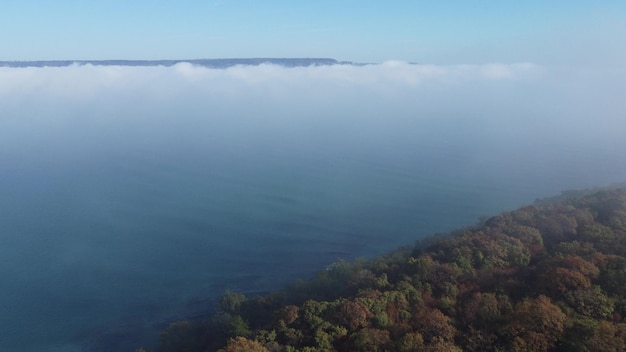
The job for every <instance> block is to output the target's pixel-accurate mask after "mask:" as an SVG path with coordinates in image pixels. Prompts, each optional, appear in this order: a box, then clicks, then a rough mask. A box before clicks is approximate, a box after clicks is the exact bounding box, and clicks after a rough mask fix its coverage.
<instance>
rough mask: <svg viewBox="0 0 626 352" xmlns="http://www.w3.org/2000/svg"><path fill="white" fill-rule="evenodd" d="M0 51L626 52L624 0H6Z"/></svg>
mask: <svg viewBox="0 0 626 352" xmlns="http://www.w3.org/2000/svg"><path fill="white" fill-rule="evenodd" d="M0 8H1V10H0V60H49V59H188V58H189V59H190V58H226V57H332V58H336V59H339V60H350V61H358V62H381V61H385V60H390V59H395V60H404V61H411V62H423V63H442V64H448V63H486V62H521V61H533V62H539V63H555V62H557V63H564V62H570V61H579V62H586V61H588V60H593V61H595V62H600V63H604V64H613V65H617V64H619V63H620V62H623V61H624V59H626V39H624V38H626V1H623V0H619V1H617V0H608V1H577V0H570V1H561V0H553V1H538V0H526V1H509V0H503V1H491V0H473V1H465V0H458V1H453V0H442V1H419V0H411V1H409V0H407V1H365V0H359V1H356V0H317V1H294V0H267V1H258V0H231V1H228V0H213V1H211V0H181V1H172V0H151V1H147V0H123V1H122V0H107V1H104V0H102V1H95V0H54V1H53V0H20V1H9V0H3V1H2V3H1V7H0Z"/></svg>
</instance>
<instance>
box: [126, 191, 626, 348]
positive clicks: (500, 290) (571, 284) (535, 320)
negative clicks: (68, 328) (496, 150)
mask: <svg viewBox="0 0 626 352" xmlns="http://www.w3.org/2000/svg"><path fill="white" fill-rule="evenodd" d="M625 318H626V189H606V190H601V191H597V192H582V193H564V195H563V196H562V197H556V198H553V199H547V200H544V201H541V202H536V203H535V204H533V205H529V206H526V207H523V208H520V209H518V210H514V211H508V212H504V213H502V214H500V215H497V216H494V217H492V218H489V219H486V220H484V221H482V222H481V223H480V224H478V225H475V226H472V227H468V228H464V229H460V230H457V231H454V232H452V233H450V234H447V235H438V236H431V237H429V238H427V239H424V240H421V241H418V242H417V243H416V245H415V246H407V247H403V248H400V249H398V250H396V251H395V252H393V253H389V254H387V255H385V256H381V257H377V258H374V259H360V260H356V261H354V262H346V261H338V262H336V263H334V264H332V265H330V266H329V267H328V268H326V270H323V271H321V272H319V273H318V274H316V275H315V276H314V277H313V278H311V279H310V280H306V281H299V282H295V283H293V284H291V285H290V286H289V287H287V288H285V289H283V290H280V291H277V292H272V293H269V294H265V295H260V296H257V297H249V298H248V297H245V296H244V295H243V294H241V293H237V292H230V291H227V292H226V293H225V294H224V295H223V296H222V297H221V299H220V301H219V307H218V308H217V309H216V313H215V314H213V315H212V316H211V317H209V318H198V319H190V320H184V321H177V322H173V323H171V324H170V325H169V326H168V327H167V328H166V329H165V330H164V331H162V333H161V334H160V339H159V342H158V344H157V346H156V347H155V348H153V349H145V348H138V349H136V352H147V351H150V352H174V351H176V352H196V351H197V352H204V351H219V352H243V351H246V352H270V351H271V352H313V351H338V352H347V351H363V352H382V351H399V352H409V351H425V352H426V351H433V352H434V351H439V352H456V351H494V352H495V351H501V352H504V351H515V352H522V351H555V352H556V351H570V352H571V351H574V352H576V351H580V352H583V351H607V352H608V351H624V350H626V320H625Z"/></svg>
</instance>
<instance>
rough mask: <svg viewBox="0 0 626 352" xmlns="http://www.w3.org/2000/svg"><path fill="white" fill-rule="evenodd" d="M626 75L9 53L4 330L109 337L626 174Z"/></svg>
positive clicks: (9, 338)
mask: <svg viewBox="0 0 626 352" xmlns="http://www.w3.org/2000/svg"><path fill="white" fill-rule="evenodd" d="M625 75H626V73H625V72H623V71H602V70H599V69H598V70H589V69H586V70H581V69H576V68H555V67H541V66H538V65H534V64H528V63H524V64H513V65H503V64H493V65H460V66H429V65H409V64H405V63H401V62H388V63H384V64H380V65H367V66H347V65H345V66H344V65H337V66H320V67H308V68H282V67H277V66H271V65H261V66H254V67H243V66H238V67H232V68H229V69H224V70H215V69H207V68H201V67H194V66H192V65H189V64H179V65H176V66H174V67H170V68H166V67H102V66H90V65H86V66H72V67H65V68H20V69H16V68H0V111H2V113H1V114H0V195H1V197H0V224H1V227H0V261H1V264H0V277H1V278H2V285H3V289H2V290H1V291H0V302H2V305H1V306H0V327H1V328H2V329H0V331H2V332H1V333H0V349H3V350H5V349H6V350H20V351H55V350H59V351H61V350H62V351H71V350H73V349H75V350H80V348H81V346H82V347H84V346H92V347H93V346H94V344H95V345H97V344H98V343H97V342H94V340H97V339H98V338H99V336H101V335H103V334H105V333H106V332H108V331H113V332H115V331H116V329H120V330H122V331H124V329H127V330H133V331H135V332H136V331H144V328H145V329H147V330H145V331H148V330H149V328H150V327H151V326H153V324H155V322H162V321H164V320H167V319H170V318H172V317H179V316H184V315H185V314H198V313H202V312H203V311H204V309H206V308H210V307H206V306H203V300H204V299H205V298H215V297H217V296H219V295H221V294H222V293H223V292H224V290H225V289H227V288H228V289H233V290H238V291H243V292H259V291H265V290H270V289H276V288H280V287H281V286H282V285H284V284H286V283H288V282H290V281H292V280H294V279H296V278H307V277H309V276H310V275H312V274H313V273H314V272H315V271H317V270H321V269H323V268H324V267H325V266H326V265H328V264H330V263H332V262H333V261H335V260H337V259H339V258H344V259H353V258H356V257H359V256H368V257H371V256H375V255H379V254H383V253H386V252H388V251H391V250H393V249H395V248H396V247H398V246H401V245H406V244H409V245H410V244H413V243H414V242H415V240H417V239H419V238H421V237H424V236H426V235H429V234H432V233H434V232H443V231H449V230H451V229H453V228H455V227H459V226H464V225H468V224H471V223H474V222H476V221H477V218H478V217H480V216H484V215H494V214H496V213H498V212H500V211H503V210H507V209H512V208H515V207H518V206H520V205H523V204H527V203H530V202H532V201H533V200H534V199H535V198H538V197H542V196H548V195H552V194H555V193H558V192H560V191H562V190H566V189H572V188H586V187H593V186H602V185H607V184H610V183H614V182H621V181H624V180H626V163H624V156H623V153H624V152H623V151H624V150H626V148H625V147H626V142H625V140H624V138H623V131H624V130H626V126H625V125H626V123H625V121H626V120H625V119H624V118H623V113H624V111H626V83H624V82H626V79H625V78H626V77H624V76H625ZM207 305H208V303H207ZM150 332H151V331H148V332H146V334H148V335H149V333H150Z"/></svg>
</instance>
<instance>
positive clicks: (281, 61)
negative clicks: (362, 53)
mask: <svg viewBox="0 0 626 352" xmlns="http://www.w3.org/2000/svg"><path fill="white" fill-rule="evenodd" d="M183 62H187V63H190V64H194V65H198V66H204V67H209V68H228V67H232V66H236V65H248V66H257V65H261V64H273V65H279V66H284V67H305V66H326V65H353V64H354V63H352V62H349V61H337V60H335V59H328V58H248V59H245V58H235V59H192V60H43V61H0V67H65V66H71V65H96V66H173V65H176V64H179V63H183Z"/></svg>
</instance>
